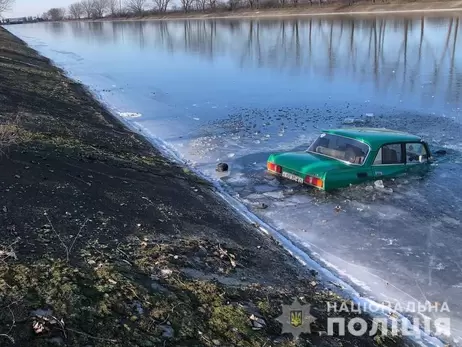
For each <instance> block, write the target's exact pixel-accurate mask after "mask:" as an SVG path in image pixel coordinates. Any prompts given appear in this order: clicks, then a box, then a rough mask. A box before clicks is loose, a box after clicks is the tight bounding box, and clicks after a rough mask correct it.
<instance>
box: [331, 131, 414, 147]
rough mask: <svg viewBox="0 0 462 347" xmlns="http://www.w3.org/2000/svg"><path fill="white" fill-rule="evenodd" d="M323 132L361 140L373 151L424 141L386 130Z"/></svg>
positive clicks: (410, 135) (399, 132) (406, 134)
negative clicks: (394, 145)
mask: <svg viewBox="0 0 462 347" xmlns="http://www.w3.org/2000/svg"><path fill="white" fill-rule="evenodd" d="M323 132H324V133H327V134H333V135H340V136H344V137H349V138H352V139H355V140H359V141H361V142H364V143H366V144H368V145H369V146H370V147H371V149H372V150H375V149H378V148H379V147H380V146H382V145H384V144H385V143H393V142H420V141H422V138H421V137H419V136H416V135H412V134H409V133H405V132H403V131H398V130H390V129H385V128H340V129H329V130H323Z"/></svg>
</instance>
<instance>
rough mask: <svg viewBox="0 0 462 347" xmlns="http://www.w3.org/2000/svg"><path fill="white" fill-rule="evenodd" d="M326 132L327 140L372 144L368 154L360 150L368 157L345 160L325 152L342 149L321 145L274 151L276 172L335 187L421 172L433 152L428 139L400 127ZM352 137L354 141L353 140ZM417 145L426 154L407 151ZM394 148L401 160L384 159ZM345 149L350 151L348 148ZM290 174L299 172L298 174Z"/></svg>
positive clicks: (271, 161) (323, 185)
mask: <svg viewBox="0 0 462 347" xmlns="http://www.w3.org/2000/svg"><path fill="white" fill-rule="evenodd" d="M323 134H326V135H323ZM323 136H326V140H327V143H329V141H334V142H336V141H338V140H337V139H339V137H343V138H347V139H349V140H348V142H349V143H354V144H355V143H358V145H359V142H360V143H363V144H364V145H367V146H368V147H366V146H364V145H360V146H361V147H362V148H363V149H364V150H365V148H369V151H368V153H367V154H365V153H363V152H361V153H363V154H361V155H364V154H365V157H364V161H361V163H360V164H358V162H356V160H353V161H352V162H349V161H346V160H342V159H344V158H343V157H342V159H339V158H338V156H337V157H332V156H329V155H326V150H327V153H328V154H331V153H341V151H340V150H339V149H332V148H324V147H323V148H324V149H323V151H321V153H318V149H319V146H318V147H316V152H313V150H312V149H311V150H310V151H304V152H286V153H276V154H271V155H270V156H269V158H268V163H274V164H276V165H277V166H278V167H279V171H280V172H273V173H276V174H278V175H283V176H288V177H289V179H293V180H296V181H300V179H303V180H304V181H305V183H307V184H308V185H311V184H310V178H311V177H316V178H319V179H321V180H322V181H323V184H322V185H318V186H317V188H319V189H323V190H332V189H337V188H342V187H347V186H349V185H353V184H359V183H362V182H366V181H369V180H377V179H382V178H390V177H397V176H399V175H402V174H406V173H408V172H409V173H416V172H421V171H422V170H425V169H426V168H427V167H428V166H429V165H427V164H428V163H429V162H430V161H431V153H430V150H429V148H428V145H427V143H426V142H424V141H423V140H422V139H421V138H420V137H418V136H415V135H411V134H407V133H404V132H400V131H393V130H389V129H376V128H342V129H330V130H324V131H323V132H322V134H321V135H320V138H322V137H323ZM318 139H319V138H318ZM351 139H352V140H354V141H351ZM315 143H317V142H315ZM315 146H316V145H315ZM328 146H329V145H328ZM414 147H415V148H416V149H420V151H421V152H424V153H425V152H426V156H425V155H423V156H418V155H417V154H414V153H408V151H407V150H408V149H411V148H414ZM310 148H311V146H310ZM339 148H340V147H339ZM391 148H395V149H396V150H391V152H394V156H395V157H394V158H395V160H398V159H396V158H397V153H398V155H399V160H400V162H399V163H392V164H386V163H381V162H380V161H382V157H381V156H382V151H383V153H384V154H383V156H384V158H385V157H386V154H387V155H389V154H390V149H391ZM422 148H423V150H422ZM321 149H322V148H321ZM342 150H343V149H342ZM346 151H348V148H347V149H346V150H345V152H346ZM379 153H381V154H380V157H379V158H377V157H378V154H379ZM392 154H393V153H392ZM406 156H408V157H409V158H411V159H412V160H414V161H413V162H412V163H410V162H407V160H406ZM376 158H377V160H379V161H378V162H375V161H376ZM361 159H363V157H361ZM387 160H388V159H387ZM379 162H380V163H379ZM383 162H386V161H385V159H383ZM270 171H271V170H270ZM283 173H284V174H283ZM291 175H296V176H297V177H294V176H291Z"/></svg>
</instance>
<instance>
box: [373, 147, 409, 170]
mask: <svg viewBox="0 0 462 347" xmlns="http://www.w3.org/2000/svg"><path fill="white" fill-rule="evenodd" d="M405 162H406V160H405V144H404V143H389V144H386V145H383V146H382V147H381V148H380V149H379V150H378V152H377V155H376V157H375V160H374V162H373V164H372V175H373V177H374V178H375V179H381V178H387V177H395V176H398V175H400V174H402V173H405V172H406V164H405Z"/></svg>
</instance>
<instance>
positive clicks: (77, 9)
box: [69, 2, 84, 19]
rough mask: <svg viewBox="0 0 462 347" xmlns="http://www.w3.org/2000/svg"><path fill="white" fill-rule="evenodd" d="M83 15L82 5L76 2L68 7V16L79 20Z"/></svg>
mask: <svg viewBox="0 0 462 347" xmlns="http://www.w3.org/2000/svg"><path fill="white" fill-rule="evenodd" d="M83 13H84V10H83V6H82V3H80V2H77V3H75V4H72V5H70V6H69V14H70V15H71V17H73V18H74V19H80V18H81V17H82V15H83Z"/></svg>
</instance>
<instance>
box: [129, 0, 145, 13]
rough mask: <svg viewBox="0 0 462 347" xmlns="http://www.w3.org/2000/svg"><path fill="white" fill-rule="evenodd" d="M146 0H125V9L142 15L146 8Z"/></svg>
mask: <svg viewBox="0 0 462 347" xmlns="http://www.w3.org/2000/svg"><path fill="white" fill-rule="evenodd" d="M146 3H147V0H127V2H126V4H125V6H127V9H128V10H129V11H130V12H132V13H135V14H137V15H142V14H143V12H144V10H145V9H146Z"/></svg>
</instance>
